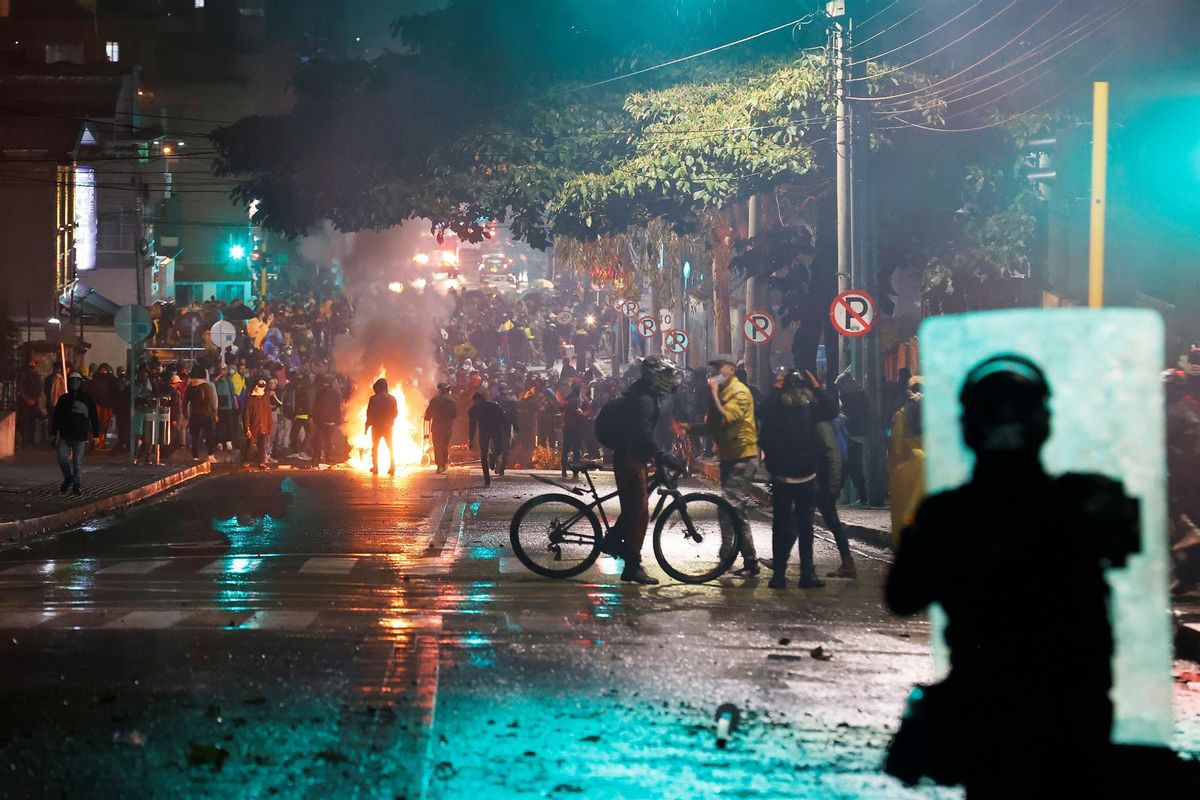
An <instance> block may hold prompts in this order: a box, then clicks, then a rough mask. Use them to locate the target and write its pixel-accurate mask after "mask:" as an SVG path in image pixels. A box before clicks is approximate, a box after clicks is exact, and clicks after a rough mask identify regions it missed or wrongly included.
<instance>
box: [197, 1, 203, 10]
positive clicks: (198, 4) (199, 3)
mask: <svg viewBox="0 0 1200 800" xmlns="http://www.w3.org/2000/svg"><path fill="white" fill-rule="evenodd" d="M196 8H204V0H196Z"/></svg>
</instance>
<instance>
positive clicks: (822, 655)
mask: <svg viewBox="0 0 1200 800" xmlns="http://www.w3.org/2000/svg"><path fill="white" fill-rule="evenodd" d="M808 654H809V655H810V656H812V657H813V658H814V659H815V660H817V661H832V660H833V655H832V654H831V653H826V652H825V648H823V647H821V646H820V645H817V646H816V647H814V648H813V649H812V650H809V651H808Z"/></svg>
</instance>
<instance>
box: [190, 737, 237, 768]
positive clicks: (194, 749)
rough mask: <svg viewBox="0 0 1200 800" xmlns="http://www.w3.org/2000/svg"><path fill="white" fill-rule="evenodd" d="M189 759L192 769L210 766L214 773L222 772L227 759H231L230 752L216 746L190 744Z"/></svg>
mask: <svg viewBox="0 0 1200 800" xmlns="http://www.w3.org/2000/svg"><path fill="white" fill-rule="evenodd" d="M187 758H188V766H190V767H201V766H205V765H208V766H211V767H212V768H213V771H214V772H220V771H221V767H223V766H225V759H227V758H229V751H228V750H225V749H223V748H221V747H218V746H216V745H210V744H196V743H195V742H189V743H188V752H187Z"/></svg>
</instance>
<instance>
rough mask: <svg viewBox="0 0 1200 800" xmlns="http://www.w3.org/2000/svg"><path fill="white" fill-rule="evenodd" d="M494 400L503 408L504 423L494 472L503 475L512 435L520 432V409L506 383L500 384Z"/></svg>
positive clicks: (510, 449)
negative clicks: (498, 393)
mask: <svg viewBox="0 0 1200 800" xmlns="http://www.w3.org/2000/svg"><path fill="white" fill-rule="evenodd" d="M496 402H497V403H499V404H500V407H501V408H503V409H504V418H505V425H504V427H503V428H502V429H501V431H500V453H499V455H498V457H497V458H496V460H495V467H496V474H497V475H503V474H504V470H505V469H507V468H508V456H509V453H511V452H512V441H513V437H514V436H515V435H517V434H519V433H520V432H521V426H520V423H519V419H520V415H521V410H520V407H519V406H518V405H517V398H516V397H514V396H513V393H512V389H511V388H509V386H508V384H507V383H502V384H500V395H499V396H498V397H497V398H496Z"/></svg>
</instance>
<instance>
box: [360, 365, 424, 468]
mask: <svg viewBox="0 0 1200 800" xmlns="http://www.w3.org/2000/svg"><path fill="white" fill-rule="evenodd" d="M379 378H385V379H386V378H387V370H380V372H379V374H378V375H377V376H375V378H372V379H371V380H370V381H366V382H365V383H363V384H361V385H359V386H357V387H355V390H354V394H353V395H352V396H351V398H350V402H348V403H347V404H346V405H347V407H348V408H353V409H357V411H356V412H355V413H353V414H351V415H350V418H349V421H348V423H347V425H348V428H347V429H346V436H347V438H348V439H349V440H350V460H349V462H348V463H349V465H350V466H351V467H352V468H354V469H357V470H361V471H362V472H367V471H368V470H370V469H371V435H370V434H369V433H363V428H364V427H365V426H366V423H367V402H368V401H369V400H370V399H371V395H372V394H374V390H373V389H372V388H371V385H372V384H373V383H374V382H375V381H376V380H378V379H379ZM388 391H390V392H391V394H392V397H394V398H396V405H397V406H398V408H399V411H400V413H399V415H397V417H396V423H395V425H393V426H392V445H393V447H395V449H396V453H395V456H396V467H397V468H402V467H417V466H420V465H421V463H422V456H423V455H424V442H423V438H424V437H423V435H422V432H423V430H424V421H423V420H422V419H421V418H420V416H415V415H413V414H411V413H410V412H409V407H408V400H407V398H406V397H405V396H404V389H403V386H402V385H401V382H400V381H393V380H388ZM389 463H390V462H389V461H388V453H387V444H385V443H383V442H380V443H379V471H380V472H383V471H385V470H386V469H387V468H388V464H389Z"/></svg>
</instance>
